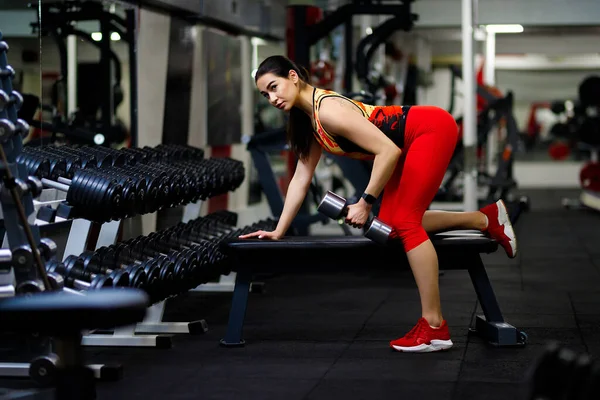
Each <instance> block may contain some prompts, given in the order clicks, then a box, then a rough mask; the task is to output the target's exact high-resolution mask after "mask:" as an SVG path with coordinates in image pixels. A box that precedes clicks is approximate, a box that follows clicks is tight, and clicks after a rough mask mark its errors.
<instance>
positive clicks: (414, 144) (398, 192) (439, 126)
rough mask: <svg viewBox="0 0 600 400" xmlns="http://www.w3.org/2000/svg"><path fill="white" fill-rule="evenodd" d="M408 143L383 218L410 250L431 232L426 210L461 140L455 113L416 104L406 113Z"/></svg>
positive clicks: (390, 184) (387, 191)
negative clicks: (428, 227) (425, 222)
mask: <svg viewBox="0 0 600 400" xmlns="http://www.w3.org/2000/svg"><path fill="white" fill-rule="evenodd" d="M404 135H405V144H404V148H403V149H402V156H401V157H400V160H399V161H398V164H397V165H396V169H395V170H394V173H393V174H392V177H391V178H390V180H389V181H388V183H387V185H386V186H385V189H384V192H383V198H382V200H381V208H380V211H379V218H380V219H381V220H382V221H384V222H386V223H388V224H390V225H391V226H392V228H393V232H392V235H391V236H392V237H399V238H400V239H401V240H402V243H403V244H404V250H405V251H406V252H409V251H410V250H412V249H414V248H415V247H417V246H418V245H420V244H421V243H423V242H424V241H426V240H427V239H429V236H428V235H427V233H426V232H425V229H423V225H422V221H423V214H425V211H426V210H427V208H428V207H429V205H430V204H431V202H432V201H433V198H434V196H435V194H436V193H437V191H438V189H439V187H440V185H441V183H442V180H443V178H444V174H445V173H446V169H447V168H448V164H449V163H450V159H451V158H452V154H453V153H454V148H455V146H456V143H457V140H458V128H457V125H456V122H455V120H454V118H453V117H452V115H450V114H449V113H448V112H447V111H446V110H444V109H442V108H438V107H433V106H413V107H411V109H410V111H409V113H408V115H407V117H406V128H405V133H404Z"/></svg>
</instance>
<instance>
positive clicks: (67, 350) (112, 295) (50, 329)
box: [0, 288, 149, 400]
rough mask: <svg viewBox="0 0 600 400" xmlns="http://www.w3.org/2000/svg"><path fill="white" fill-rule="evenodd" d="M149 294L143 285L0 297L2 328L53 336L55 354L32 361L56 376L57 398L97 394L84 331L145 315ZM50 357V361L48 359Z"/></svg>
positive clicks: (37, 370)
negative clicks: (83, 343)
mask: <svg viewBox="0 0 600 400" xmlns="http://www.w3.org/2000/svg"><path fill="white" fill-rule="evenodd" d="M148 302H149V299H148V296H147V295H146V293H144V292H142V291H141V290H138V289H130V288H121V289H102V290H98V291H90V292H86V293H85V295H83V296H79V295H74V294H69V293H65V292H42V293H37V294H33V295H31V296H16V297H10V298H4V299H2V300H0V332H2V333H10V334H19V333H25V334H32V333H38V334H40V335H42V336H50V337H52V341H53V346H52V347H53V349H54V352H55V354H56V356H57V357H56V358H54V357H53V355H48V356H47V357H46V355H43V356H40V357H39V360H40V361H34V362H32V367H31V370H30V373H32V374H36V375H41V376H44V377H46V378H47V379H50V378H53V379H51V380H52V382H53V383H54V386H55V395H54V398H55V399H56V400H93V399H96V388H95V383H94V375H93V371H92V370H90V369H88V368H87V367H86V366H85V365H84V355H83V349H82V346H81V336H82V331H84V330H90V329H112V328H115V327H120V326H123V325H131V324H134V323H136V322H139V321H141V320H143V319H144V316H145V314H146V309H147V307H148ZM44 360H48V362H44Z"/></svg>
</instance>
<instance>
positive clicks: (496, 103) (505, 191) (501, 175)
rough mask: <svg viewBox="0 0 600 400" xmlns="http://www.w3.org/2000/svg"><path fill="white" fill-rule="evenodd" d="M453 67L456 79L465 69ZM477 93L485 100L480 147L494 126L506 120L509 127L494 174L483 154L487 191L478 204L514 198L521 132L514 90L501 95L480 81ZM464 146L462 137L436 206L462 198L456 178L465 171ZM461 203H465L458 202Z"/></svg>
mask: <svg viewBox="0 0 600 400" xmlns="http://www.w3.org/2000/svg"><path fill="white" fill-rule="evenodd" d="M450 69H451V72H452V76H453V80H454V79H456V78H460V77H462V71H461V70H460V69H459V68H458V67H456V66H451V68H450ZM477 94H478V96H479V97H480V99H481V100H482V101H483V102H484V106H483V109H482V110H481V111H480V112H479V114H478V120H477V137H478V139H477V147H478V149H479V151H480V152H481V153H483V152H484V150H485V149H486V144H487V142H488V140H489V136H490V132H491V131H492V129H493V128H494V127H497V126H500V125H501V124H505V129H506V139H505V141H504V143H503V144H502V145H501V146H500V148H499V149H498V153H497V156H496V158H497V161H496V164H497V165H496V171H495V173H494V175H491V174H490V173H488V172H487V161H486V160H485V157H481V160H480V161H479V164H481V166H480V168H479V171H478V181H479V182H478V183H479V185H480V186H481V187H484V188H486V190H485V192H486V193H483V195H482V196H480V198H479V205H480V207H482V206H484V205H487V204H490V203H493V202H495V201H497V200H498V199H504V200H505V201H512V200H513V198H512V196H511V191H512V190H514V188H516V186H517V182H516V181H515V179H514V177H513V164H514V158H515V156H514V153H515V151H516V150H517V149H518V148H519V140H520V135H519V130H518V127H517V123H516V120H515V117H514V114H513V108H514V98H513V95H512V93H511V92H509V93H507V94H506V96H503V97H502V96H499V95H498V93H496V92H495V91H494V90H489V89H487V88H486V87H484V86H482V85H478V86H477ZM453 96H454V95H453ZM453 96H452V97H453ZM461 122H462V118H457V123H458V124H459V126H460V124H461ZM463 150H464V149H463V147H462V141H460V140H459V142H458V143H457V146H456V150H455V151H454V154H453V156H452V159H451V161H450V165H449V166H448V170H447V173H446V176H445V178H444V181H443V182H442V185H441V187H440V190H439V191H438V193H437V195H436V196H435V198H434V203H436V204H435V206H436V208H441V209H450V208H452V207H453V204H452V203H456V202H462V191H461V188H460V182H459V180H457V179H458V178H459V176H460V174H461V173H462V171H463V165H464V153H463ZM458 207H462V203H460V204H458Z"/></svg>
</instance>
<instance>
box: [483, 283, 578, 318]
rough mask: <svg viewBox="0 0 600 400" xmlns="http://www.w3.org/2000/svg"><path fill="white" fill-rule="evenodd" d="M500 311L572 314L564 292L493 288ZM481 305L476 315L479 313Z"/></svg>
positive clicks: (509, 312)
mask: <svg viewBox="0 0 600 400" xmlns="http://www.w3.org/2000/svg"><path fill="white" fill-rule="evenodd" d="M494 292H495V293H496V298H497V300H498V304H499V306H500V310H501V311H502V312H503V313H505V314H572V313H573V307H572V305H571V299H570V297H569V294H568V293H566V292H558V293H557V292H556V291H551V290H548V289H546V290H544V291H536V292H531V291H522V290H512V291H510V290H497V288H496V287H494ZM481 312H482V310H481V305H478V307H477V313H481Z"/></svg>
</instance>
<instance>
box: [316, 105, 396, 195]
mask: <svg viewBox="0 0 600 400" xmlns="http://www.w3.org/2000/svg"><path fill="white" fill-rule="evenodd" d="M351 107H354V106H353V105H351ZM319 117H320V120H321V124H322V125H323V127H324V128H325V129H326V130H327V131H328V132H331V133H332V134H335V135H339V136H343V137H345V138H347V139H348V140H350V141H352V142H354V143H355V144H357V145H358V146H360V147H361V148H363V149H365V150H366V151H368V152H370V153H372V154H374V155H375V159H374V160H373V170H372V172H371V179H370V180H369V184H368V185H367V188H366V189H365V192H366V193H368V194H370V195H372V196H375V197H379V195H380V194H381V192H382V191H383V188H384V187H385V185H386V183H387V182H388V180H389V179H390V177H391V176H392V173H393V172H394V169H395V168H396V164H397V162H398V159H399V158H400V155H401V154H402V150H400V149H399V148H398V146H396V144H395V143H394V142H392V140H391V139H390V138H388V137H387V136H386V135H385V134H384V133H383V132H381V131H380V130H379V128H377V127H376V126H375V125H373V124H372V123H371V122H370V121H369V120H367V119H366V118H365V117H363V116H362V115H360V114H359V113H357V112H356V111H355V110H353V109H352V108H350V107H349V106H347V105H345V104H344V105H343V104H341V103H340V102H339V101H336V99H334V98H331V99H324V100H323V102H322V103H321V108H320V113H319ZM360 201H361V202H364V200H362V199H361V200H360Z"/></svg>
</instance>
